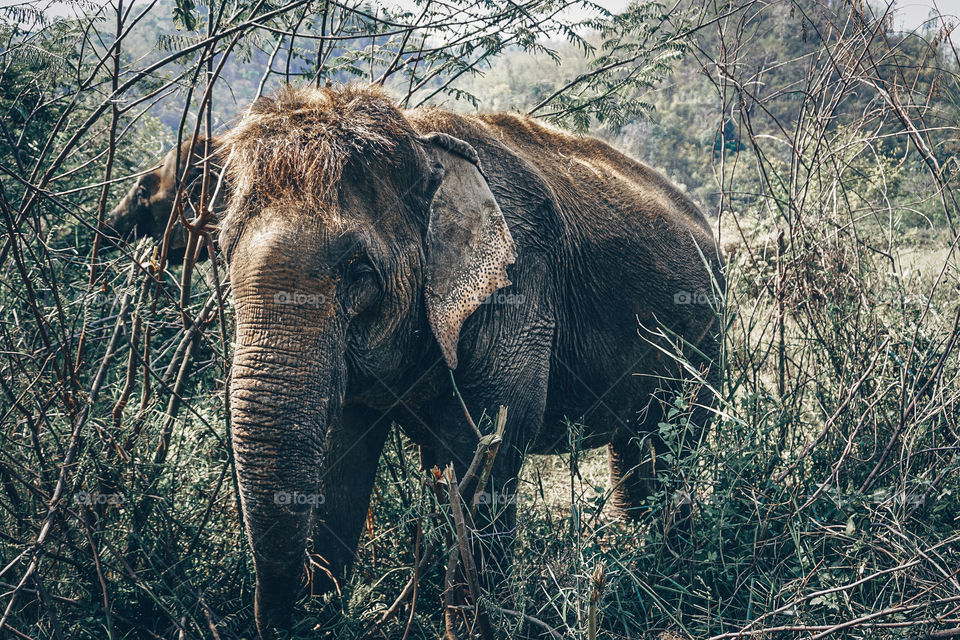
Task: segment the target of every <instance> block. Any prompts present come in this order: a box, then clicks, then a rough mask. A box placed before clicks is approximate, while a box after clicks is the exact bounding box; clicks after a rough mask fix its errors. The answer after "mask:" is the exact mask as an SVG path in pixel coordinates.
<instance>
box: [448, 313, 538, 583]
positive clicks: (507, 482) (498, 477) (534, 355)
mask: <svg viewBox="0 0 960 640" xmlns="http://www.w3.org/2000/svg"><path fill="white" fill-rule="evenodd" d="M527 335H528V337H536V338H537V340H535V341H532V344H531V343H527V344H524V345H517V344H513V345H510V344H500V345H497V346H496V347H494V348H492V349H491V352H488V353H487V354H484V355H485V356H486V357H483V358H476V359H472V360H471V361H470V362H469V363H468V364H467V366H466V367H462V368H459V369H458V370H457V371H456V372H455V374H454V379H455V380H456V383H457V388H458V390H459V392H460V394H461V396H462V397H463V400H464V403H465V404H466V406H467V408H468V410H469V412H470V414H471V416H472V417H473V419H474V421H479V420H480V417H481V416H482V415H483V414H484V413H486V415H487V416H490V417H491V418H493V417H495V416H496V414H497V411H498V409H499V407H500V406H504V407H506V408H507V419H506V426H505V428H504V433H503V440H502V442H501V443H500V446H499V449H498V451H497V455H496V458H495V459H494V462H493V466H492V468H491V473H490V478H489V481H488V482H487V484H486V486H485V487H483V488H482V489H481V490H480V491H479V492H478V491H477V487H476V481H477V478H474V481H473V482H472V483H470V484H469V485H468V486H466V487H464V488H463V494H464V495H465V496H467V502H468V506H470V507H471V508H472V509H474V510H475V511H474V516H473V520H474V525H475V534H474V537H475V539H474V542H475V544H474V545H473V548H474V550H475V554H476V555H479V556H480V557H478V558H477V566H478V571H479V573H480V579H481V582H483V583H484V584H485V586H486V587H487V588H488V589H495V588H496V587H497V586H498V585H499V583H500V582H501V581H502V580H503V577H504V575H505V574H506V570H507V568H508V564H509V562H510V557H511V555H512V553H511V552H512V547H513V542H514V538H515V528H516V515H517V490H518V477H519V475H520V468H521V467H522V465H523V460H524V456H525V454H526V451H527V448H528V446H529V445H530V443H531V442H533V441H534V440H535V439H536V437H537V435H538V433H539V432H540V429H541V427H542V425H543V414H544V408H545V405H546V397H547V380H548V374H549V363H550V357H549V356H550V339H551V338H552V335H553V331H552V327H545V328H543V330H542V331H538V332H533V331H532V332H530V333H528V334H527ZM449 397H450V398H451V399H450V400H449V401H447V402H444V403H443V405H442V409H441V410H440V411H439V412H438V413H437V415H435V416H433V419H432V420H431V423H432V424H431V428H432V429H433V430H434V431H435V432H437V434H438V435H437V438H436V439H437V445H436V447H435V448H436V452H437V459H438V462H439V463H440V465H441V466H442V465H444V464H446V463H448V462H452V463H453V465H454V468H455V470H456V472H457V477H458V478H461V479H462V478H463V477H464V474H465V473H466V471H467V468H468V467H469V465H470V462H471V461H472V459H473V456H474V453H475V451H476V448H477V444H478V442H477V438H476V435H475V434H474V433H473V430H472V429H471V428H470V427H469V425H468V424H467V421H466V418H465V417H464V412H463V407H462V405H461V404H460V402H459V400H458V399H457V398H456V397H454V394H453V393H452V389H451V394H450V396H449ZM453 425H456V426H455V427H453ZM492 428H493V426H492V424H491V425H490V426H489V427H488V428H487V432H490V431H492ZM477 475H478V476H479V475H480V474H479V473H478V474H477Z"/></svg>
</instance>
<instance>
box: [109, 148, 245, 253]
mask: <svg viewBox="0 0 960 640" xmlns="http://www.w3.org/2000/svg"><path fill="white" fill-rule="evenodd" d="M189 148H190V143H189V141H187V140H184V141H183V143H182V144H180V145H179V147H176V148H174V149H171V150H170V151H169V152H167V155H166V156H165V157H164V159H163V163H162V164H161V165H160V166H159V167H157V168H156V169H154V170H153V171H150V172H148V173H145V174H143V175H142V176H140V177H139V178H138V179H137V181H136V182H135V183H134V184H133V186H132V187H131V188H130V190H129V191H128V192H127V193H126V195H124V197H123V198H122V199H121V200H120V202H119V203H118V204H117V206H116V207H114V208H113V210H112V211H110V213H109V214H107V217H106V219H105V222H106V224H105V236H106V240H108V244H109V245H116V243H117V242H118V241H120V240H131V239H136V238H142V237H147V236H149V237H151V238H153V239H154V240H156V241H157V242H158V243H159V242H160V241H161V240H162V239H163V236H164V233H165V232H166V228H167V222H168V221H169V220H170V214H171V210H172V209H173V203H174V199H175V198H176V194H177V182H178V180H177V173H178V172H180V173H181V174H182V173H183V171H184V170H185V169H186V164H187V159H188V149H189ZM218 148H219V140H218V139H217V138H216V137H212V138H210V139H209V140H208V139H206V138H205V137H200V138H198V139H197V142H196V144H194V145H193V149H194V156H193V164H192V165H191V167H190V173H189V174H188V176H187V185H188V186H187V188H186V190H185V195H184V197H185V202H192V203H199V201H200V197H201V194H200V191H201V188H202V184H201V181H200V177H201V175H202V173H203V160H204V157H205V154H206V157H208V158H210V159H216V158H217V157H218V156H217V155H216V151H217V149H218ZM218 171H219V167H217V166H214V167H213V171H212V172H211V180H210V183H209V184H208V187H207V188H208V189H209V190H210V191H211V192H212V191H213V190H214V189H215V188H216V186H217V181H218V177H219V175H218ZM221 189H222V190H223V187H221ZM226 199H227V197H226V196H221V197H218V198H217V204H216V205H215V206H214V209H213V220H211V221H210V222H211V223H215V222H216V219H217V218H218V217H219V216H220V215H221V214H222V211H223V206H222V203H224V202H225V201H226ZM184 211H185V212H188V213H187V219H190V218H192V217H193V215H192V214H191V213H189V212H190V208H189V205H186V208H185V209H184ZM187 238H188V234H187V230H186V229H184V228H183V225H182V224H181V222H180V220H179V218H178V219H176V220H175V221H174V228H173V230H172V232H171V235H170V245H169V248H168V261H169V262H170V263H172V264H179V263H181V262H183V256H184V252H185V250H186V246H187ZM205 257H206V252H205V251H201V252H200V259H203V258H205Z"/></svg>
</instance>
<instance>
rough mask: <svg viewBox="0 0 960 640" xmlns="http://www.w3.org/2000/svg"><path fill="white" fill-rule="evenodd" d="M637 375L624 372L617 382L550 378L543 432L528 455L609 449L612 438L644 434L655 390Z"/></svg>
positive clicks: (571, 375) (571, 374)
mask: <svg viewBox="0 0 960 640" xmlns="http://www.w3.org/2000/svg"><path fill="white" fill-rule="evenodd" d="M611 370H613V371H616V370H617V369H616V368H614V367H611ZM641 370H642V368H641V369H637V370H628V369H624V371H623V372H622V373H620V374H618V375H617V376H616V377H612V376H595V377H592V378H589V377H587V376H586V375H583V376H581V375H577V373H578V372H568V375H567V376H563V375H552V376H551V384H550V385H549V386H548V390H547V406H546V410H545V411H544V420H543V427H542V428H541V430H540V433H539V435H538V437H537V439H536V441H535V442H534V444H533V445H532V447H531V449H530V453H537V454H548V453H549V454H556V453H564V452H568V451H570V449H571V448H572V447H575V448H579V449H592V448H595V447H599V446H602V445H604V444H606V443H608V442H609V441H610V439H611V438H612V437H613V434H614V433H618V432H619V433H631V434H632V433H641V432H645V431H646V427H645V423H646V418H647V416H648V414H650V413H651V412H649V411H647V410H646V409H647V407H648V405H649V404H650V403H651V402H655V400H654V399H653V397H652V393H653V391H654V390H655V389H656V385H653V384H651V382H650V379H649V378H644V377H643V376H641V375H636V374H637V373H640V372H641ZM553 373H554V374H556V373H557V372H556V371H554V372H553ZM653 413H656V412H653Z"/></svg>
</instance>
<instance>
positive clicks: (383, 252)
mask: <svg viewBox="0 0 960 640" xmlns="http://www.w3.org/2000/svg"><path fill="white" fill-rule="evenodd" d="M222 153H224V154H229V156H230V161H229V171H228V179H229V180H230V183H231V185H232V188H233V192H232V196H231V200H230V203H229V206H228V209H227V215H226V218H225V220H224V221H223V223H222V225H221V229H222V231H221V236H220V246H221V247H222V249H223V250H224V251H225V252H226V255H227V260H228V263H229V269H230V278H231V281H232V286H233V297H234V304H235V309H236V334H235V340H236V342H235V352H234V360H233V370H232V379H231V387H230V398H231V417H232V424H233V449H234V454H235V459H236V464H237V472H238V475H239V484H240V498H241V504H242V507H243V514H244V520H245V527H246V533H247V536H248V538H249V542H250V544H251V547H252V549H253V559H254V565H255V568H256V573H257V587H256V607H255V610H256V619H257V626H258V629H260V631H261V634H263V633H266V632H267V631H266V630H267V629H270V628H274V627H277V626H284V625H285V624H287V623H288V622H289V618H290V613H291V609H292V606H293V604H294V601H295V600H296V597H297V595H298V593H299V589H300V586H301V580H302V575H303V567H304V560H305V549H306V546H307V542H308V538H309V537H310V535H311V531H312V526H313V521H314V519H315V518H323V521H324V524H325V527H324V530H325V531H329V539H319V540H314V544H313V549H315V550H317V551H318V552H319V554H320V555H321V556H322V557H323V558H325V559H326V561H327V562H328V563H329V565H330V570H331V572H332V573H333V574H335V575H336V574H339V575H342V572H343V571H344V570H345V569H346V567H348V566H349V564H350V562H351V561H352V558H353V554H354V553H355V545H356V539H357V535H358V531H359V524H358V522H362V519H363V518H362V516H363V515H365V513H366V511H365V504H366V496H365V497H364V499H363V500H360V501H356V504H350V503H349V500H346V499H338V500H333V499H331V494H336V493H337V492H338V491H343V488H342V487H339V486H338V482H350V481H351V480H350V479H349V478H332V477H329V475H328V473H327V472H328V471H329V470H330V469H331V468H333V467H334V465H335V464H336V463H337V460H334V459H332V458H334V457H335V456H336V455H338V454H335V453H333V452H334V451H340V450H342V449H343V448H344V447H343V446H342V445H338V444H336V442H335V441H336V440H337V438H338V437H341V435H342V434H340V435H338V430H339V429H341V427H342V424H341V417H342V412H343V407H344V405H345V403H346V404H347V405H348V406H351V410H352V405H365V406H367V407H374V408H379V409H384V408H386V407H388V406H390V405H391V404H393V403H394V402H395V400H396V396H395V395H392V394H391V393H390V392H389V391H388V389H396V390H397V392H398V393H400V392H402V391H403V390H405V389H406V386H403V384H402V381H405V382H406V384H407V385H409V384H410V382H411V380H410V379H409V378H406V377H405V376H404V374H405V372H406V373H407V374H409V371H410V367H411V363H412V362H416V361H420V362H423V361H424V360H427V361H428V362H429V358H430V356H431V354H433V355H434V356H435V357H436V358H437V359H439V358H440V357H442V358H443V359H444V360H445V361H446V363H447V365H448V366H450V367H451V368H453V367H456V365H457V343H458V337H459V334H460V329H461V325H462V324H463V322H464V321H465V320H466V319H467V317H468V316H469V315H470V314H471V313H472V312H473V311H474V310H475V309H477V307H478V305H480V304H481V302H482V300H483V299H484V298H485V297H486V296H487V295H489V294H490V293H492V292H493V291H495V290H496V289H498V288H499V287H502V286H505V285H506V284H509V281H508V280H507V273H506V267H507V265H508V264H511V263H512V262H513V261H514V257H515V251H514V245H513V239H512V237H511V235H510V232H509V230H508V229H507V225H506V222H505V220H504V217H503V214H502V212H501V211H500V208H499V206H498V204H497V202H496V200H495V198H494V196H493V193H492V192H491V190H490V188H489V186H488V185H487V182H486V179H485V178H484V175H483V173H482V172H481V170H480V165H479V160H478V157H477V154H476V152H475V151H474V150H473V148H472V147H470V145H468V144H467V143H465V142H463V141H461V140H458V139H456V138H453V137H451V136H448V135H444V134H440V133H433V134H430V133H427V135H420V134H419V133H418V132H416V131H414V130H413V128H412V126H411V125H410V124H409V122H408V121H407V120H406V119H405V117H404V115H403V113H402V112H401V111H400V110H398V109H397V108H396V107H395V106H394V105H393V103H392V101H391V100H389V99H388V98H387V97H386V96H384V95H382V94H381V93H379V92H378V91H375V90H373V89H360V88H346V89H329V88H328V89H322V90H314V89H299V90H298V89H290V88H287V89H285V90H282V91H281V92H280V93H279V94H278V95H277V96H276V97H274V98H261V99H260V100H258V101H257V103H255V104H254V105H253V107H251V109H250V111H249V112H248V113H247V115H245V116H244V118H243V119H242V120H241V121H240V122H239V124H238V126H237V127H236V128H235V129H234V130H233V131H231V132H229V133H228V134H226V136H225V138H224V148H223V151H222ZM438 347H439V348H438ZM432 362H435V361H432ZM361 437H362V433H361V434H358V435H357V438H361ZM349 446H352V444H351V443H348V446H347V448H349ZM367 495H369V492H368V494H367ZM297 496H301V497H300V498H298V497H297ZM334 504H335V505H340V506H339V507H337V508H336V509H334V508H333V507H331V505H334ZM341 507H342V511H340V512H336V511H337V509H340V508H341ZM356 510H361V511H362V513H360V514H358V513H355V512H354V511H356ZM358 515H359V518H358ZM351 528H355V529H356V531H351V530H350V529H351ZM324 535H325V536H326V534H324ZM318 537H320V536H319V534H318Z"/></svg>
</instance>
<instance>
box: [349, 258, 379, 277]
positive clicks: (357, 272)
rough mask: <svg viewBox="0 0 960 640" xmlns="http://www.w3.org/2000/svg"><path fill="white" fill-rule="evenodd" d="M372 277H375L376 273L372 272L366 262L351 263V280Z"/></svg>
mask: <svg viewBox="0 0 960 640" xmlns="http://www.w3.org/2000/svg"><path fill="white" fill-rule="evenodd" d="M374 275H376V271H374V269H373V266H371V265H370V263H369V262H367V261H366V260H354V261H353V263H351V264H350V277H351V279H354V280H356V279H358V278H365V277H368V276H374Z"/></svg>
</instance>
